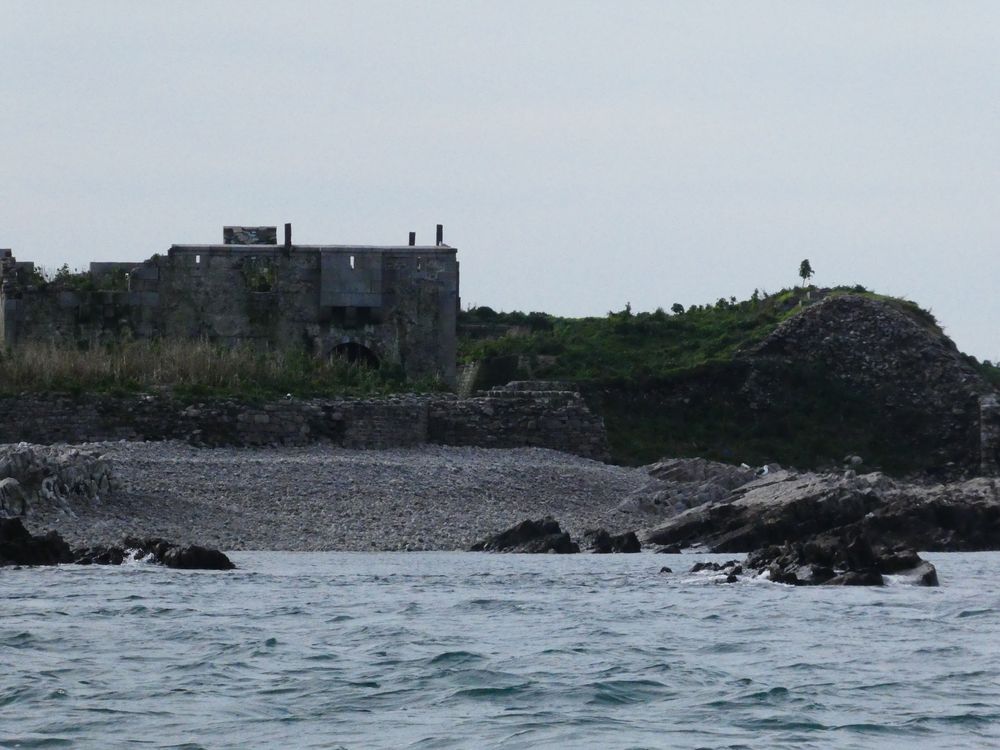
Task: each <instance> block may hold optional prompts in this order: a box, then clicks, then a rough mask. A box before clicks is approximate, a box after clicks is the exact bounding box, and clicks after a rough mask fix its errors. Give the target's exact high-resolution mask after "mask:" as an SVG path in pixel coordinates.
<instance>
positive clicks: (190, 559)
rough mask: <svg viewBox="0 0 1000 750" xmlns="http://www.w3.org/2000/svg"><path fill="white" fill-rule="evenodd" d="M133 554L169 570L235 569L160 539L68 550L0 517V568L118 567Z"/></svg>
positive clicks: (205, 552) (211, 553)
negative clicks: (34, 566) (70, 564)
mask: <svg viewBox="0 0 1000 750" xmlns="http://www.w3.org/2000/svg"><path fill="white" fill-rule="evenodd" d="M133 551H135V552H136V554H137V555H138V556H139V557H144V558H149V559H150V561H151V562H155V563H159V564H160V565H165V566H166V567H168V568H184V569H187V570H232V569H233V568H235V567H236V566H235V565H233V563H232V561H231V560H230V559H229V558H228V557H226V555H225V554H224V553H222V552H220V551H219V550H214V549H207V548H205V547H198V546H196V545H192V546H190V547H181V546H179V545H176V544H171V543H170V542H166V541H164V540H162V539H146V540H136V539H129V540H126V542H125V544H124V546H122V547H91V548H89V549H79V550H71V549H70V548H69V545H68V544H67V543H66V541H65V540H64V539H63V538H62V537H61V536H59V534H58V532H55V531H49V532H48V533H46V534H39V535H37V536H32V535H31V533H29V532H28V530H27V529H26V528H24V524H23V523H21V519H20V518H3V517H0V567H3V566H5V565H59V564H62V563H78V564H80V565H121V564H122V563H123V562H125V560H127V559H129V557H130V556H131V553H132V552H133Z"/></svg>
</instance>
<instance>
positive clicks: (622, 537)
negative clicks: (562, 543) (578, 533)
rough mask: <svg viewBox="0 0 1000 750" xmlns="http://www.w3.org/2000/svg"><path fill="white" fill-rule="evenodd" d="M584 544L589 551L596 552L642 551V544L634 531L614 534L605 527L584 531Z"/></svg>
mask: <svg viewBox="0 0 1000 750" xmlns="http://www.w3.org/2000/svg"><path fill="white" fill-rule="evenodd" d="M583 546H584V549H586V550H587V551H588V552H593V553H595V554H608V553H612V552H641V551H642V545H641V544H639V539H638V538H637V537H636V535H635V532H634V531H627V532H625V533H624V534H616V535H612V534H609V533H608V532H607V531H606V530H605V529H588V530H587V531H585V532H583Z"/></svg>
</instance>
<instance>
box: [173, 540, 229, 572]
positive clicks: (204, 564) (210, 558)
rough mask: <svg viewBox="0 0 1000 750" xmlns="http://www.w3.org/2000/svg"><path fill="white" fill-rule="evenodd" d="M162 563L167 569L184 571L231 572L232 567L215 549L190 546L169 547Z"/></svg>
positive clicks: (226, 558) (227, 559)
mask: <svg viewBox="0 0 1000 750" xmlns="http://www.w3.org/2000/svg"><path fill="white" fill-rule="evenodd" d="M162 562H163V564H164V565H166V566H167V567H168V568H183V569H184V570H232V569H233V568H235V567H236V566H235V565H233V562H232V560H230V559H229V558H228V557H226V555H225V554H224V553H222V552H220V551H219V550H217V549H208V548H207V547H199V546H198V545H196V544H192V545H191V546H190V547H171V548H170V549H168V550H167V551H166V553H164V555H163V559H162Z"/></svg>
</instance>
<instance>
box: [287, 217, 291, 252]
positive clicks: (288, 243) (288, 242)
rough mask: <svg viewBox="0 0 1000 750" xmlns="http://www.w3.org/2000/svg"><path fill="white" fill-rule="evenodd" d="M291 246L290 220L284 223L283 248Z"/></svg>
mask: <svg viewBox="0 0 1000 750" xmlns="http://www.w3.org/2000/svg"><path fill="white" fill-rule="evenodd" d="M291 246H292V225H291V222H286V223H285V249H286V250H287V249H290V248H291Z"/></svg>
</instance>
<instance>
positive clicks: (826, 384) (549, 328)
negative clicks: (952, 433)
mask: <svg viewBox="0 0 1000 750" xmlns="http://www.w3.org/2000/svg"><path fill="white" fill-rule="evenodd" d="M806 270H809V271H811V270H812V269H811V268H809V269H806ZM806 278H808V276H807V277H806ZM839 294H854V295H863V296H867V297H870V298H872V299H878V300H880V301H882V302H884V303H886V304H889V305H892V306H894V307H896V308H897V309H899V310H900V311H901V312H904V313H905V314H907V315H908V316H909V317H910V318H911V319H913V320H915V321H916V322H917V323H919V324H920V325H921V326H922V327H924V328H925V329H926V330H927V331H929V332H931V333H935V334H942V332H941V329H940V328H939V326H938V324H937V322H936V320H935V319H934V316H933V315H932V314H931V313H930V312H928V311H926V310H923V309H921V308H920V307H918V306H917V305H916V304H914V303H913V302H910V301H907V300H901V299H895V298H890V297H884V296H881V295H877V294H873V293H872V292H869V291H867V290H866V289H864V288H863V287H838V288H836V289H817V288H815V287H808V288H801V287H797V288H793V289H785V290H782V291H780V292H778V293H776V294H767V293H766V292H765V293H761V292H759V291H755V292H754V294H753V295H752V296H751V297H750V299H748V300H744V301H742V302H737V301H736V300H735V299H733V298H730V299H728V300H727V299H720V300H718V301H717V302H716V303H715V304H710V305H693V306H691V307H689V308H687V309H685V308H684V307H683V306H682V305H680V304H676V303H675V304H674V305H673V306H672V307H671V310H672V312H673V314H669V313H667V312H665V311H664V310H662V309H658V310H656V311H655V312H642V313H633V312H632V310H631V309H630V307H629V306H626V308H625V309H624V310H622V311H619V312H609V313H608V314H607V315H606V316H605V317H603V318H580V319H571V318H559V317H555V316H551V315H545V314H544V313H530V314H525V313H517V312H515V313H498V312H496V311H494V310H491V309H490V308H473V309H470V310H468V311H466V312H464V313H463V314H462V316H461V318H460V334H461V336H460V341H459V352H460V359H461V360H462V361H465V362H473V361H479V362H483V363H485V366H484V367H482V368H481V371H480V373H481V374H480V380H479V382H477V387H479V388H487V387H490V386H492V385H496V384H498V383H500V382H501V381H506V380H511V379H516V378H538V379H553V380H568V381H572V382H575V383H577V384H578V385H579V387H580V389H581V391H582V392H583V394H584V396H585V397H586V398H587V400H588V402H590V404H591V406H592V407H593V408H595V409H596V410H597V411H598V412H599V413H600V414H601V415H602V416H603V417H604V420H605V424H606V426H607V430H608V439H609V442H610V445H611V452H612V456H613V458H614V460H615V461H617V462H620V463H625V464H632V465H635V464H642V463H648V462H650V461H655V460H657V459H659V458H661V457H663V456H696V455H697V456H704V457H706V458H712V459H716V460H724V461H730V462H742V461H745V462H747V463H750V464H752V465H756V464H761V463H765V462H769V461H779V462H782V463H787V464H791V465H796V466H800V467H802V468H807V467H811V466H817V465H822V464H824V463H831V462H838V461H840V460H841V459H842V458H843V456H844V455H845V454H846V453H847V452H849V451H852V452H858V453H861V454H862V455H864V456H866V457H867V458H868V459H869V460H871V461H872V462H873V463H877V464H879V465H881V466H882V467H883V468H885V469H887V470H891V471H900V472H902V471H906V470H909V469H911V468H912V467H913V465H914V462H915V461H919V459H920V457H921V455H922V453H921V451H924V450H926V452H927V453H930V452H931V451H932V450H933V446H915V445H914V443H913V441H909V442H907V441H901V440H899V439H898V435H897V434H896V432H895V430H896V429H898V428H899V426H900V425H901V424H904V423H906V422H907V420H911V421H913V422H914V423H916V422H917V421H918V420H919V419H921V415H920V414H913V415H906V414H900V413H898V412H897V413H894V414H893V415H892V417H891V418H889V417H888V416H886V415H881V414H878V413H875V412H873V410H872V405H871V404H870V403H868V402H866V401H865V400H864V399H863V398H861V397H859V395H858V394H856V393H853V392H851V391H850V390H849V389H846V388H845V387H844V386H843V385H842V384H840V383H838V382H835V381H833V380H832V379H830V378H828V377H826V374H825V373H824V372H821V371H816V370H815V369H809V368H808V367H806V366H803V367H802V368H800V369H795V368H794V367H792V366H789V365H787V364H785V365H782V368H783V370H782V373H781V379H782V380H783V381H784V382H785V383H786V384H787V392H786V393H785V394H784V395H785V399H784V402H783V403H781V404H774V405H772V406H771V407H770V408H769V410H768V412H767V413H766V414H761V413H759V412H758V411H755V410H754V409H753V408H751V407H750V406H749V404H748V403H747V401H746V399H745V398H743V397H742V396H741V395H740V389H741V388H742V386H743V384H744V383H745V380H746V376H747V370H746V366H745V364H743V363H742V362H741V360H740V357H738V356H737V354H738V352H739V351H740V350H744V349H747V348H749V347H751V346H753V345H754V344H755V343H758V342H760V341H762V340H763V339H764V338H766V337H767V336H768V334H770V333H771V332H772V331H773V330H774V329H775V328H776V327H777V326H778V325H779V324H780V323H781V322H782V321H784V320H787V319H788V318H790V317H791V316H793V315H795V314H796V313H797V312H799V311H800V310H802V309H803V308H804V307H806V306H809V305H811V304H815V303H816V302H818V301H819V300H821V299H824V298H827V297H829V296H832V295H839ZM973 364H974V365H975V366H976V367H978V368H979V369H980V370H981V371H983V373H984V376H985V377H987V379H989V380H990V381H991V382H994V383H996V384H1000V369H998V368H996V367H993V366H992V365H991V364H989V363H983V364H981V365H980V364H979V363H978V362H973ZM890 423H891V424H890ZM913 432H916V430H914V431H913Z"/></svg>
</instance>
